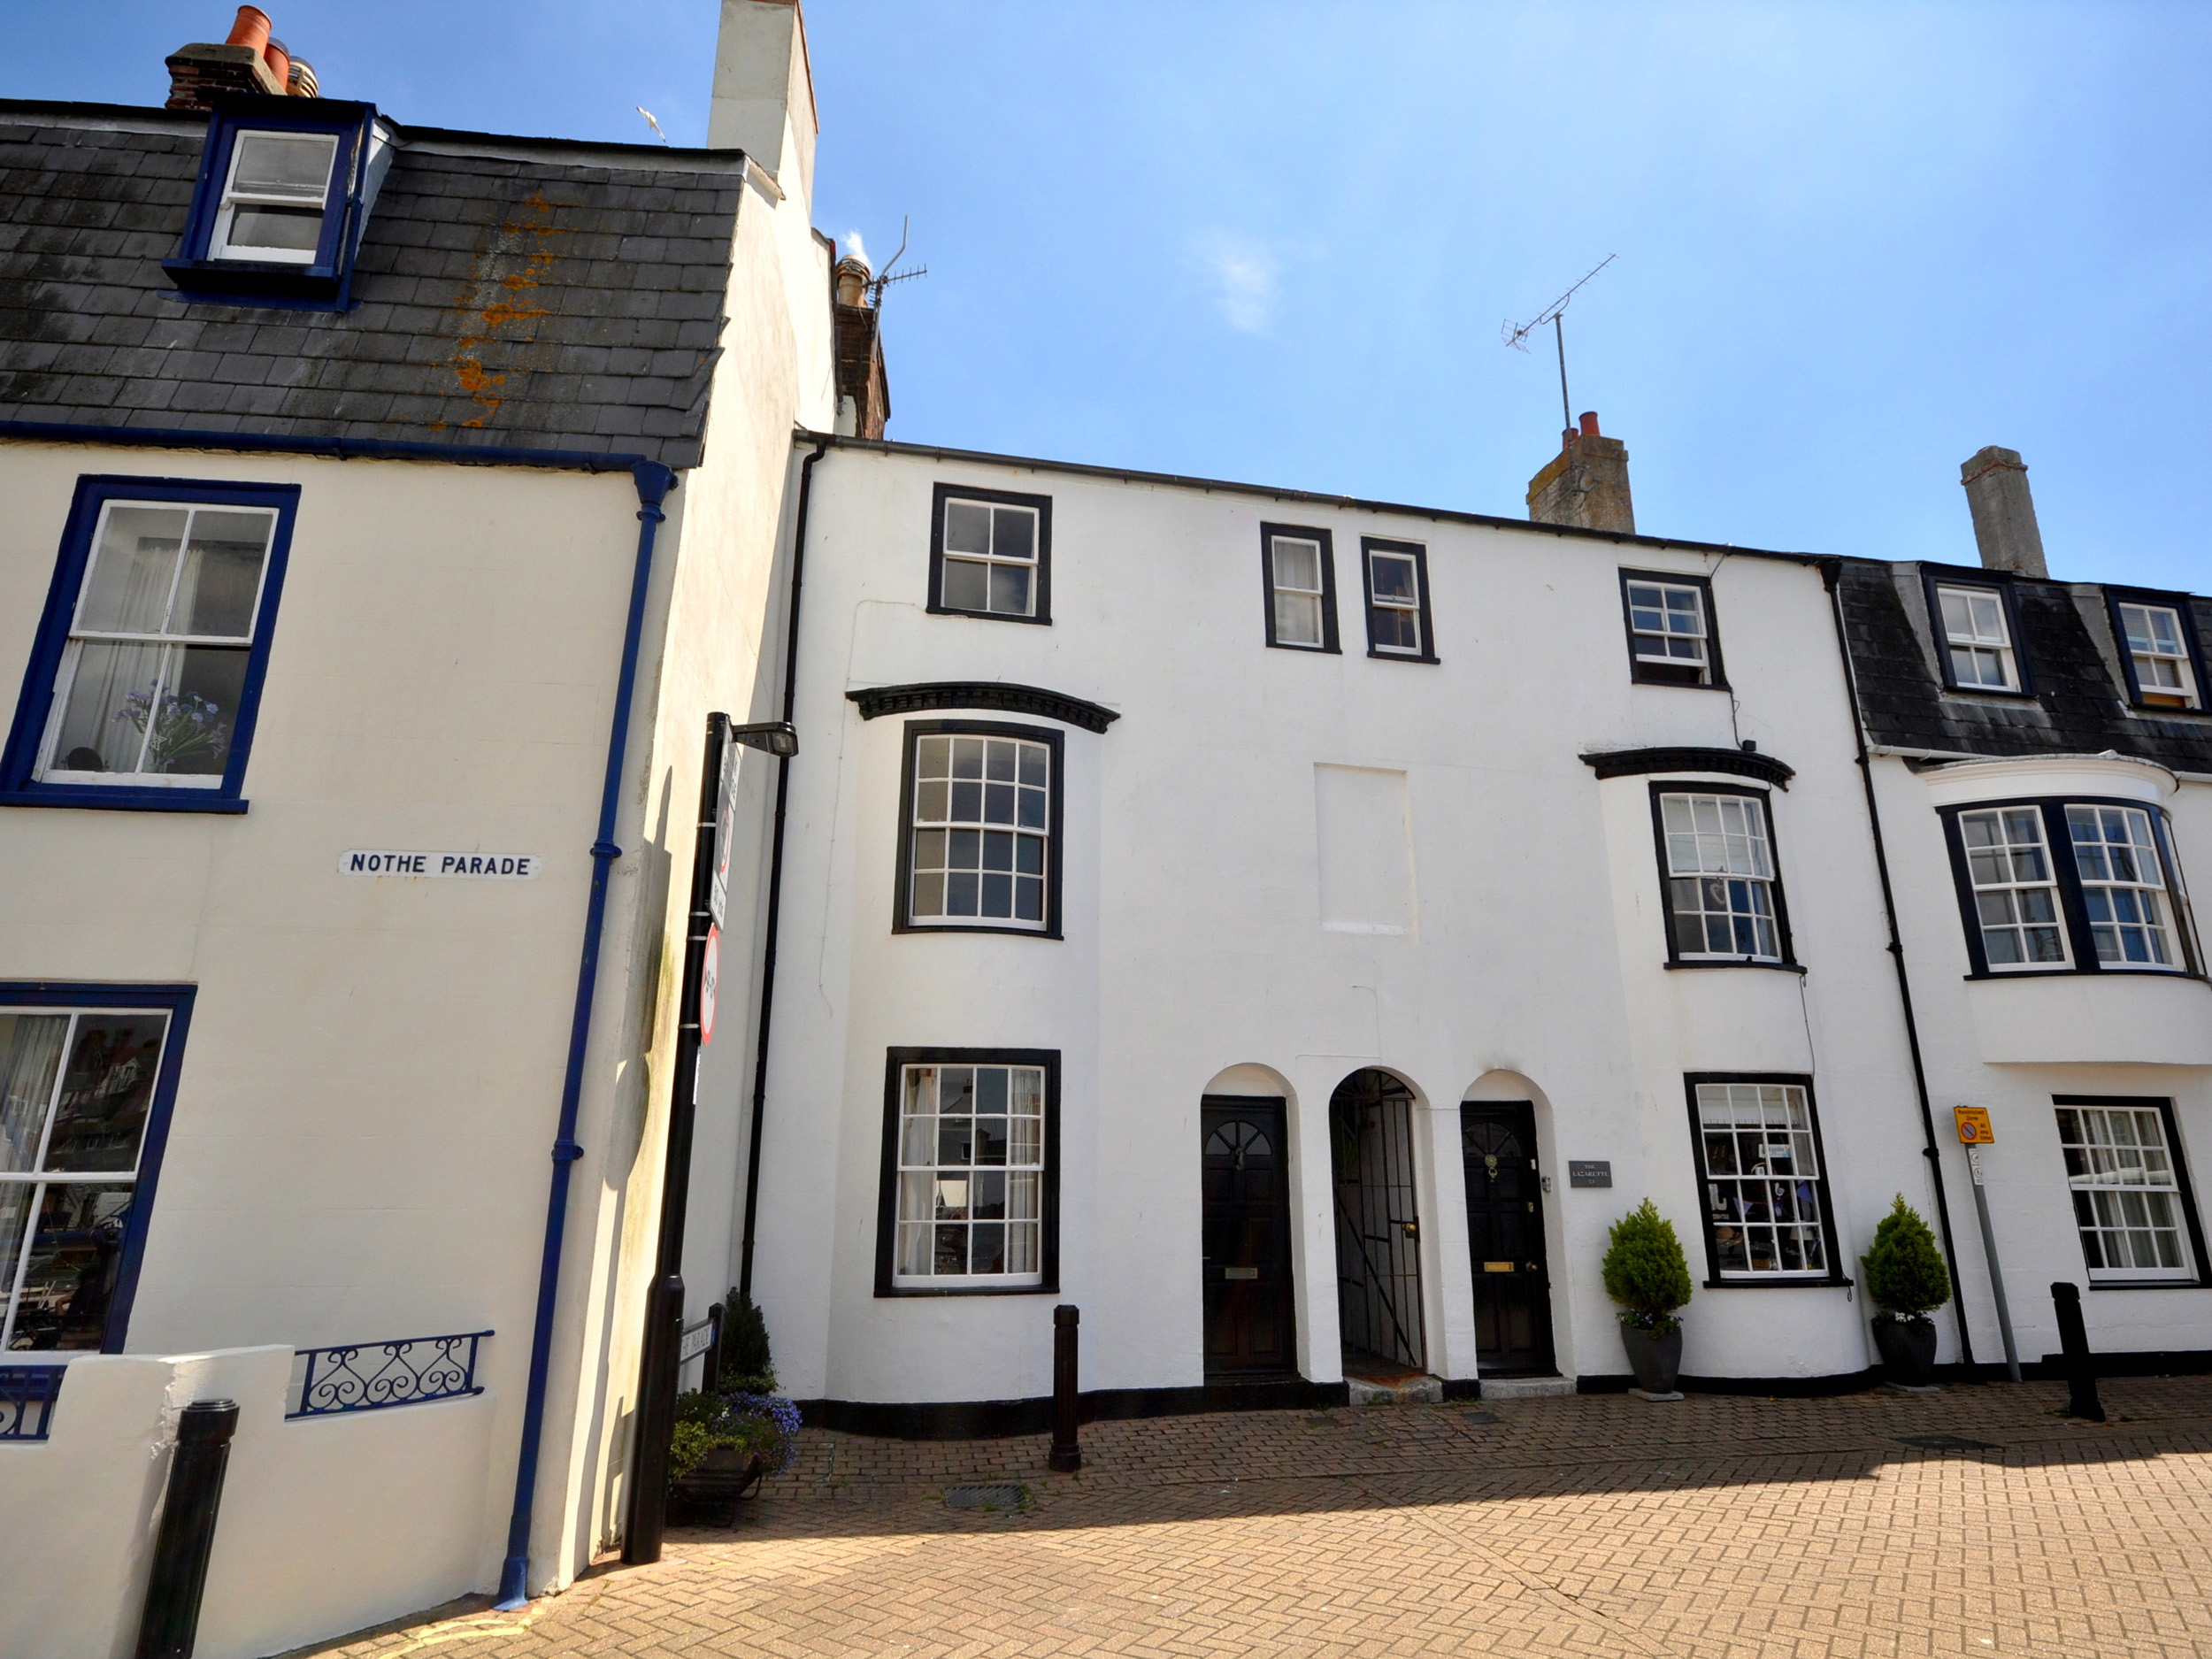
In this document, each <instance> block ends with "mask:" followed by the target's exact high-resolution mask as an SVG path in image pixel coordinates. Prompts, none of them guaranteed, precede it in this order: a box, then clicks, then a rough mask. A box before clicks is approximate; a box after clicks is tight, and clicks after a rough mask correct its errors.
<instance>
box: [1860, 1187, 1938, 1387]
mask: <svg viewBox="0 0 2212 1659" xmlns="http://www.w3.org/2000/svg"><path fill="white" fill-rule="evenodd" d="M1859 1271H1860V1272H1861V1274H1862V1275H1863V1277H1864V1279H1865V1281H1866V1294H1867V1300H1868V1301H1870V1302H1872V1303H1873V1304H1874V1305H1875V1307H1876V1308H1877V1309H1878V1310H1879V1311H1878V1312H1877V1313H1876V1314H1875V1316H1874V1346H1875V1347H1876V1348H1878V1349H1880V1350H1881V1355H1882V1369H1883V1370H1884V1371H1886V1372H1887V1373H1888V1374H1889V1380H1890V1381H1892V1382H1893V1383H1901V1384H1903V1385H1904V1386H1906V1387H1908V1388H1925V1387H1927V1386H1930V1379H1932V1377H1934V1375H1935V1355H1936V1328H1935V1321H1934V1320H1932V1319H1931V1318H1929V1317H1928V1315H1929V1313H1930V1312H1931V1311H1932V1310H1934V1309H1937V1308H1940V1307H1941V1306H1942V1305H1943V1304H1944V1303H1945V1302H1948V1301H1950V1300H1951V1275H1950V1272H1949V1271H1948V1270H1947V1268H1945V1266H1944V1265H1943V1255H1942V1252H1940V1251H1939V1250H1938V1249H1937V1248H1936V1241H1935V1234H1933V1233H1931V1232H1929V1231H1928V1224H1927V1223H1926V1222H1924V1221H1923V1220H1922V1219H1921V1218H1920V1215H1919V1212H1918V1211H1916V1210H1914V1209H1913V1207H1912V1206H1911V1205H1910V1204H1908V1203H1907V1202H1905V1195H1904V1194H1902V1193H1900V1194H1898V1195H1897V1202H1895V1203H1894V1204H1893V1205H1891V1206H1890V1211H1889V1214H1887V1215H1886V1216H1885V1217H1882V1224H1881V1225H1880V1226H1878V1227H1877V1228H1875V1230H1874V1248H1872V1249H1870V1250H1869V1251H1868V1252H1867V1253H1866V1254H1865V1255H1864V1256H1861V1257H1860V1258H1859Z"/></svg>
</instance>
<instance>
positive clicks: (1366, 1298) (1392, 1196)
mask: <svg viewBox="0 0 2212 1659" xmlns="http://www.w3.org/2000/svg"><path fill="white" fill-rule="evenodd" d="M1329 1159H1330V1167H1331V1171H1332V1173H1333V1176H1334V1182H1333V1185H1334V1187H1335V1190H1336V1286H1337V1319H1338V1324H1339V1326H1340V1330H1341V1332H1342V1335H1343V1343H1344V1368H1345V1370H1346V1371H1348V1372H1355V1371H1377V1370H1379V1371H1424V1370H1425V1369H1426V1368H1427V1363H1428V1362H1427V1349H1426V1346H1425V1342H1424V1340H1423V1338H1422V1332H1421V1223H1420V1215H1419V1210H1418V1207H1417V1202H1416V1200H1415V1196H1414V1179H1413V1091H1412V1090H1411V1089H1409V1088H1408V1087H1406V1086H1405V1085H1404V1084H1403V1083H1402V1082H1400V1081H1399V1080H1398V1079H1396V1078H1394V1077H1393V1076H1391V1075H1390V1073H1389V1072H1387V1071H1378V1070H1375V1069H1373V1068H1369V1069H1368V1070H1365V1071H1355V1072H1353V1073H1352V1075H1351V1076H1349V1077H1348V1078H1346V1079H1344V1081H1342V1082H1341V1083H1340V1084H1338V1085H1337V1087H1336V1093H1335V1094H1333V1095H1331V1096H1330V1097H1329Z"/></svg>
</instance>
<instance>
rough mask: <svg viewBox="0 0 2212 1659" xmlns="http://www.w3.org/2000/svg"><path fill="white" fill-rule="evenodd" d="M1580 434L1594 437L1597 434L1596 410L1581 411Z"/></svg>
mask: <svg viewBox="0 0 2212 1659" xmlns="http://www.w3.org/2000/svg"><path fill="white" fill-rule="evenodd" d="M1582 435H1583V436H1584V437H1586V438H1594V437H1596V436H1597V435H1598V411H1596V410H1594V409H1586V410H1584V411H1582Z"/></svg>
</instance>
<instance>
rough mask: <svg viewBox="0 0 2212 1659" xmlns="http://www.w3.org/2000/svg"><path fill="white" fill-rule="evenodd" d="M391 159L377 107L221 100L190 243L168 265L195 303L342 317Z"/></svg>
mask: <svg viewBox="0 0 2212 1659" xmlns="http://www.w3.org/2000/svg"><path fill="white" fill-rule="evenodd" d="M390 156H391V148H390V145H389V144H388V142H387V141H386V137H385V134H383V132H382V131H381V130H380V128H379V127H378V126H377V120H376V111H375V110H374V109H373V107H372V106H371V105H369V104H346V103H341V102H339V101H338V100H336V99H334V98H267V97H248V96H237V97H230V98H225V99H222V100H220V101H219V102H218V103H217V104H216V106H215V111H214V113H213V114H212V115H211V117H210V118H209V119H208V127H207V145H206V148H205V149H204V150H203V151H202V152H201V156H200V178H199V183H198V184H197V185H196V187H195V188H194V190H193V194H192V213H191V217H190V219H188V220H187V221H186V225H185V231H184V239H183V241H182V242H181V243H180V245H179V247H178V249H177V256H176V257H175V258H173V259H165V260H163V261H162V268H163V269H164V270H165V271H166V272H167V273H169V280H171V281H173V282H174V283H175V284H176V285H177V287H178V288H180V289H181V290H182V291H183V293H184V296H185V297H186V298H188V299H206V300H213V301H215V302H217V303H221V304H227V305H252V304H267V305H288V306H305V307H308V308H310V309H336V310H343V309H344V308H345V307H346V306H347V304H348V303H349V301H350V295H349V288H350V287H351V281H352V273H353V256H354V251H355V250H356V249H357V248H358V247H359V246H360V243H361V231H362V227H363V225H364V223H365V220H366V219H367V215H368V212H369V209H370V207H371V205H372V204H373V202H374V199H375V196H376V188H377V185H378V184H379V183H380V180H381V179H382V177H383V173H384V170H385V167H386V165H388V161H389V158H390Z"/></svg>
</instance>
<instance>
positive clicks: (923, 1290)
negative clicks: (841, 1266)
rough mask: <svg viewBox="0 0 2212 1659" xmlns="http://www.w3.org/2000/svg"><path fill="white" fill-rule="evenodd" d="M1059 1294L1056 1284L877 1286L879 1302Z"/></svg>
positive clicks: (1058, 1287)
mask: <svg viewBox="0 0 2212 1659" xmlns="http://www.w3.org/2000/svg"><path fill="white" fill-rule="evenodd" d="M1058 1294H1060V1286H1058V1284H1056V1283H1049V1284H1043V1285H976V1286H951V1285H949V1286H946V1287H945V1288H944V1289H942V1290H940V1289H938V1288H937V1287H936V1286H921V1285H879V1286H876V1298H877V1300H878V1301H890V1300H893V1299H895V1298H897V1297H902V1296H924V1297H943V1296H1056V1295H1058Z"/></svg>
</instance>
